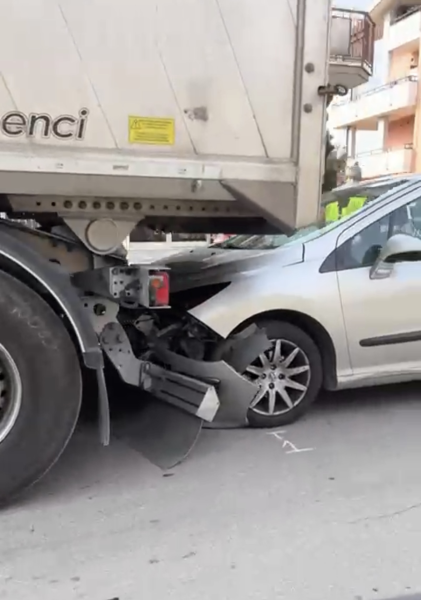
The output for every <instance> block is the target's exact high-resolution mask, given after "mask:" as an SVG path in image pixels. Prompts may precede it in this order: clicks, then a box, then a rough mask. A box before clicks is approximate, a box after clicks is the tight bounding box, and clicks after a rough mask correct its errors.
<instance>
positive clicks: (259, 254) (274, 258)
mask: <svg viewBox="0 0 421 600" xmlns="http://www.w3.org/2000/svg"><path fill="white" fill-rule="evenodd" d="M303 260H304V245H303V244H300V243H294V244H291V245H286V246H284V247H281V248H275V249H273V250H234V249H225V248H212V247H208V248H203V247H202V248H194V249H193V250H189V251H187V252H182V253H180V254H176V255H172V256H169V257H168V258H166V259H163V260H160V261H157V262H156V263H153V264H161V265H165V266H168V267H169V268H170V269H171V291H174V292H178V291H182V290H187V289H191V288H195V287H201V286H204V285H212V284H217V283H225V282H226V283H229V282H231V281H233V280H234V279H236V278H238V277H242V276H246V275H251V274H252V273H253V272H254V271H258V270H261V269H267V268H271V267H273V265H274V264H276V268H277V269H279V267H283V266H288V265H292V264H295V263H299V262H302V261H303Z"/></svg>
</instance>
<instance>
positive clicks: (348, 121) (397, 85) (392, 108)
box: [329, 75, 418, 129]
mask: <svg viewBox="0 0 421 600" xmlns="http://www.w3.org/2000/svg"><path fill="white" fill-rule="evenodd" d="M417 91H418V77H417V76H416V75H409V76H408V77H402V78H400V79H396V80H394V81H390V82H388V83H386V84H384V85H381V86H379V87H376V88H372V89H370V90H367V91H365V92H363V93H359V94H358V95H356V93H355V91H353V92H351V98H352V100H349V99H344V100H341V101H338V102H336V103H334V104H333V103H332V105H331V109H330V114H329V119H330V122H331V126H332V127H333V128H341V127H347V126H352V125H355V126H358V127H361V129H376V128H377V120H378V118H379V117H383V116H386V115H392V114H393V113H395V114H396V116H398V115H399V114H402V116H405V115H406V114H410V113H411V112H412V111H413V110H415V105H416V102H417Z"/></svg>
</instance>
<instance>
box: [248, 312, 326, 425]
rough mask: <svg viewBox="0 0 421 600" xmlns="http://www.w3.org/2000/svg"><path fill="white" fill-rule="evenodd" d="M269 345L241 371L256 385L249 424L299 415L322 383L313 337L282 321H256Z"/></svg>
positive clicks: (284, 420)
mask: <svg viewBox="0 0 421 600" xmlns="http://www.w3.org/2000/svg"><path fill="white" fill-rule="evenodd" d="M259 326H260V327H262V329H264V330H265V331H266V335H267V337H268V338H269V340H270V341H271V347H270V348H269V349H268V350H267V351H266V352H264V353H263V354H260V355H259V357H258V358H257V359H256V360H255V361H254V362H253V363H252V364H250V365H249V366H248V367H247V368H246V370H245V373H244V375H245V376H246V377H247V378H248V379H250V381H253V382H255V383H257V384H258V385H259V392H258V393H257V395H256V396H255V398H254V400H253V401H252V403H251V405H250V408H249V410H248V414H247V418H248V422H249V425H250V426H251V427H279V426H283V425H287V424H290V423H293V422H294V421H296V420H297V419H299V418H300V417H301V416H302V415H303V414H304V413H305V412H306V411H307V410H308V408H309V407H310V405H311V404H312V402H313V401H314V400H315V399H316V397H317V394H318V392H319V390H320V387H321V385H322V361H321V357H320V352H319V350H318V348H317V346H316V344H315V343H314V341H313V339H312V338H311V337H310V336H309V335H308V334H307V333H306V332H305V331H303V330H302V329H300V328H299V327H297V326H295V325H292V324H290V323H287V322H284V321H272V320H271V321H266V322H264V323H259Z"/></svg>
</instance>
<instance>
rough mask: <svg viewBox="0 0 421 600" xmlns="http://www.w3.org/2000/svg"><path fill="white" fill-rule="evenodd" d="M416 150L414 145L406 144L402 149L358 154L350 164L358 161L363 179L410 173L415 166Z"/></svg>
mask: <svg viewBox="0 0 421 600" xmlns="http://www.w3.org/2000/svg"><path fill="white" fill-rule="evenodd" d="M413 154H414V150H413V147H412V144H405V146H403V147H402V148H391V149H389V150H384V149H383V148H382V149H379V150H373V151H372V152H364V153H362V154H358V155H357V156H356V158H355V159H351V160H350V163H354V162H355V160H357V161H358V163H359V165H360V167H361V173H362V176H363V179H370V178H372V177H379V176H380V175H394V174H397V173H410V172H411V171H412V166H413V164H412V163H413Z"/></svg>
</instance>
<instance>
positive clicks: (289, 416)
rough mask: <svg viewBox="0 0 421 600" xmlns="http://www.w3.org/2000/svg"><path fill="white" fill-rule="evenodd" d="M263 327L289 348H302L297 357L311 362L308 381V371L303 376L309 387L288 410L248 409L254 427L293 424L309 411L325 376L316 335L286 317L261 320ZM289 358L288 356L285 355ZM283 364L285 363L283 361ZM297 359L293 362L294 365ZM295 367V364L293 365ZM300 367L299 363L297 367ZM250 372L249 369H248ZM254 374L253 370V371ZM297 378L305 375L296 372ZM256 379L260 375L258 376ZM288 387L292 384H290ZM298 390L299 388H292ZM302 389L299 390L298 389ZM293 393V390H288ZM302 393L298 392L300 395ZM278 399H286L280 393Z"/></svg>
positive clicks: (260, 323)
mask: <svg viewBox="0 0 421 600" xmlns="http://www.w3.org/2000/svg"><path fill="white" fill-rule="evenodd" d="M258 325H259V327H261V328H262V329H264V330H265V331H266V335H267V337H268V338H269V339H270V340H281V347H282V345H284V346H285V347H286V351H288V348H289V349H291V350H292V349H293V348H298V349H299V352H298V354H297V358H296V359H294V360H297V361H298V360H299V358H301V359H302V362H303V367H304V364H308V367H309V368H308V381H307V380H306V377H307V376H306V373H307V372H304V373H303V374H302V375H303V379H302V380H301V381H302V383H301V385H303V384H304V383H305V384H306V391H305V393H304V394H303V396H302V398H300V400H299V402H297V403H296V404H294V406H293V408H288V407H286V406H285V408H288V410H286V411H285V412H282V413H280V414H263V413H264V411H262V410H261V409H260V410H261V412H259V407H258V406H256V407H254V408H252V407H251V408H249V410H248V413H247V419H248V423H249V425H250V426H251V427H256V428H270V427H282V426H284V425H289V424H291V423H293V422H295V421H297V420H298V419H299V418H300V417H302V416H303V415H304V413H306V412H307V410H308V409H309V407H310V406H311V404H312V403H313V402H314V400H315V399H316V397H317V395H318V393H319V391H320V388H321V386H322V380H323V369H322V360H321V356H320V352H319V349H318V347H317V345H316V344H315V342H314V341H313V339H312V338H311V337H310V336H309V335H308V334H307V333H306V332H305V331H303V330H302V329H300V328H299V327H297V326H296V325H293V324H291V323H288V322H286V321H276V320H270V321H264V322H259V323H258ZM285 358H286V359H287V358H288V357H287V356H286V357H285ZM281 364H282V363H281ZM294 364H295V363H294V361H293V362H292V365H293V366H294ZM291 368H292V367H291ZM295 368H296V367H295ZM245 374H246V375H247V376H248V372H247V371H246V373H245ZM251 376H252V377H253V374H252V375H251ZM294 377H295V381H297V383H298V382H299V379H300V377H301V375H297V376H294ZM254 379H256V377H254ZM287 390H288V388H287ZM291 391H295V390H291ZM297 391H298V390H297ZM288 393H289V394H290V395H291V392H288ZM297 397H298V396H297ZM278 400H282V399H281V398H280V397H279V394H278Z"/></svg>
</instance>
